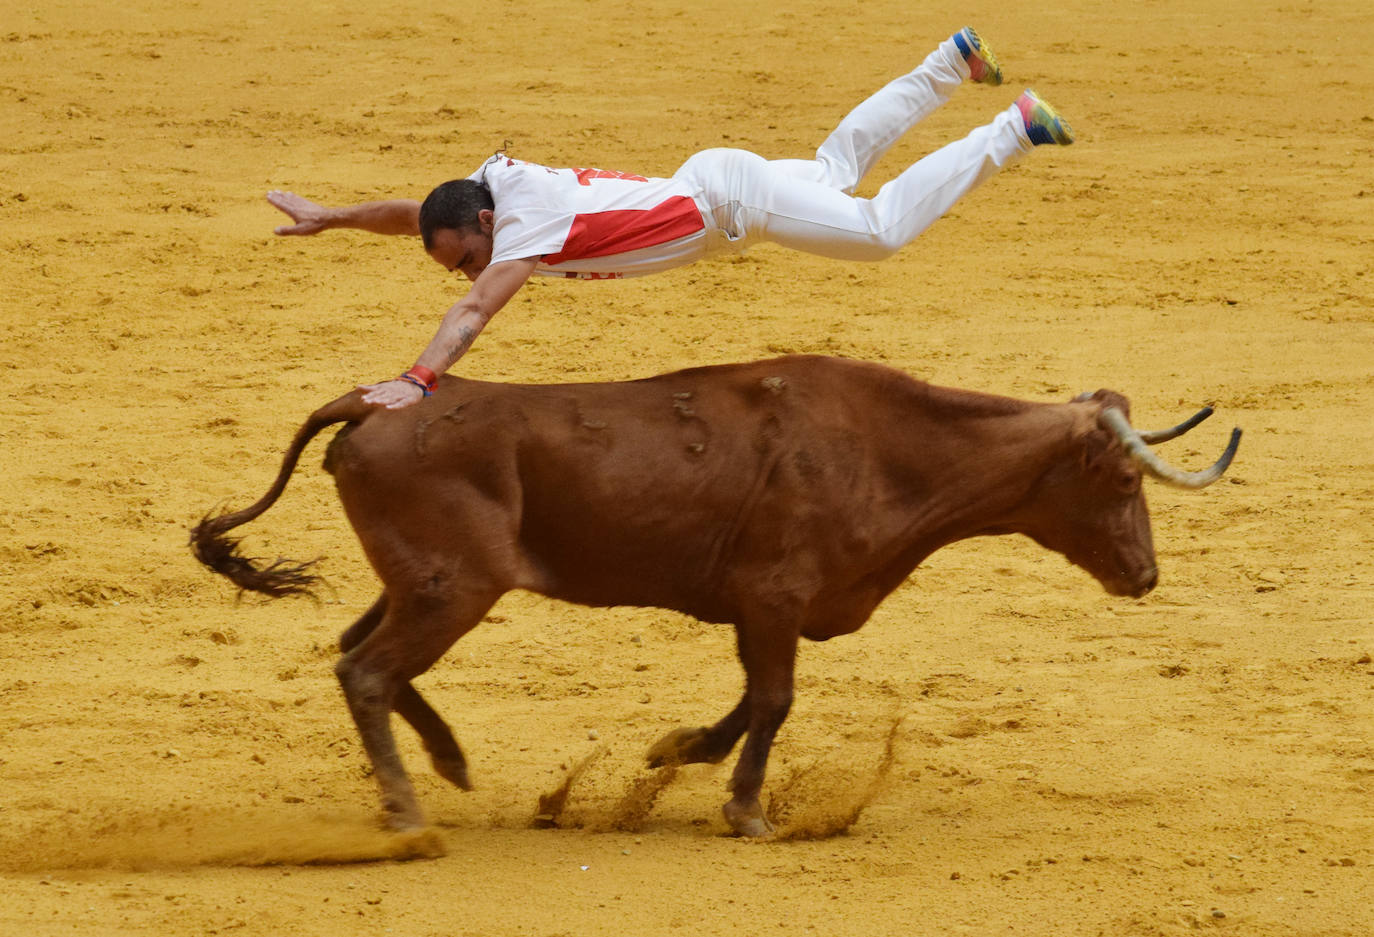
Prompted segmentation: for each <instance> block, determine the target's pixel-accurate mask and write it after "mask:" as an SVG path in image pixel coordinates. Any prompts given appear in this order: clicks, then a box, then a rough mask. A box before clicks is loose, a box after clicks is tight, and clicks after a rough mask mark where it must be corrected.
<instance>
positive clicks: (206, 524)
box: [191, 514, 320, 599]
mask: <svg viewBox="0 0 1374 937" xmlns="http://www.w3.org/2000/svg"><path fill="white" fill-rule="evenodd" d="M239 522H240V521H239V515H236V514H217V515H208V514H207V515H206V516H205V517H204V518H202V519H201V522H200V523H199V524H197V525H196V526H195V527H194V528H193V529H192V530H191V550H192V552H193V553H195V555H196V559H198V560H200V561H201V562H202V563H203V564H205V565H206V566H207V567H209V568H210V569H211V570H213V571H214V572H217V573H219V574H220V575H221V576H225V577H226V578H228V579H229V581H230V582H232V583H233V584H234V585H236V586H238V587H239V589H241V590H243V589H246V590H249V591H251V592H261V593H262V594H263V595H267V596H271V597H272V598H274V599H279V598H282V597H284V596H288V595H307V596H310V597H311V598H318V597H317V596H316V595H315V589H314V587H315V586H316V585H317V584H318V583H319V582H320V577H319V576H316V575H315V574H313V573H312V572H310V570H311V569H313V568H314V566H315V564H316V563H318V562H319V560H308V561H306V562H304V563H298V562H296V561H295V560H288V559H285V558H284V557H277V559H276V560H274V561H273V562H271V563H266V561H264V560H261V559H258V558H257V557H249V556H244V555H243V554H242V553H240V552H239V544H240V543H241V541H240V540H238V539H236V538H234V537H230V536H229V535H228V532H229V530H230V529H231V528H233V527H236V526H238V523H239Z"/></svg>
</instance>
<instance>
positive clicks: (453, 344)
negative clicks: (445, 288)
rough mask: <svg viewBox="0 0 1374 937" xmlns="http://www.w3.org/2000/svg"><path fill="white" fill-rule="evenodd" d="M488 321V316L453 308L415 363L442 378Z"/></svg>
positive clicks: (468, 347)
mask: <svg viewBox="0 0 1374 937" xmlns="http://www.w3.org/2000/svg"><path fill="white" fill-rule="evenodd" d="M489 321H490V318H489V317H488V316H486V315H484V314H483V313H482V312H480V311H479V310H477V309H473V308H471V307H470V306H467V305H465V304H464V303H461V302H460V303H458V304H456V305H454V306H453V307H452V308H451V309H449V311H448V312H447V313H446V314H445V315H444V320H443V321H442V322H440V323H439V330H438V331H437V332H436V333H435V334H434V338H433V339H432V340H431V341H430V343H429V344H428V345H427V346H426V347H425V350H424V351H422V352H421V353H420V357H419V358H417V359H416V360H415V363H416V364H418V365H422V366H424V367H426V368H429V369H430V370H431V371H433V372H434V373H435V374H443V373H444V372H445V371H447V370H448V369H449V368H451V367H453V365H454V364H455V363H456V362H457V361H458V359H459V358H461V357H463V355H465V354H467V353H468V349H470V348H471V347H472V343H473V342H475V341H477V336H478V335H480V334H481V332H482V329H484V328H486V325H487V322H489Z"/></svg>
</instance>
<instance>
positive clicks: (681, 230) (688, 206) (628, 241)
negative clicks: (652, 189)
mask: <svg viewBox="0 0 1374 937" xmlns="http://www.w3.org/2000/svg"><path fill="white" fill-rule="evenodd" d="M704 227H706V225H705V224H704V223H703V222H702V220H701V212H700V211H698V210H697V204H696V202H694V201H692V200H691V199H690V198H688V197H687V196H685V195H674V196H673V197H672V198H668V199H664V200H663V201H662V202H660V203H659V204H657V205H655V206H654V207H653V208H631V209H621V210H617V211H598V212H590V213H588V214H585V215H574V216H573V222H572V227H571V228H570V229H569V230H568V236H567V238H566V239H565V240H564V241H563V249H562V250H561V251H559V252H558V253H556V254H545V255H544V257H543V261H544V263H546V264H548V265H549V266H553V265H555V264H560V263H563V262H564V261H565V260H586V259H588V258H591V257H606V256H608V255H610V254H623V253H625V252H627V251H632V250H639V249H640V248H642V247H653V246H654V245H655V244H666V243H667V242H669V241H675V240H677V239H678V238H680V237H686V236H687V235H689V234H695V233H696V232H698V231H700V230H701V229H702V228H704Z"/></svg>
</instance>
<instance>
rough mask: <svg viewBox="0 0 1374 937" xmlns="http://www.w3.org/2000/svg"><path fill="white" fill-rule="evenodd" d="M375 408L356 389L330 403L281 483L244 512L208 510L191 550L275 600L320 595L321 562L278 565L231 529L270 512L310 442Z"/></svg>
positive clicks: (292, 455)
mask: <svg viewBox="0 0 1374 937" xmlns="http://www.w3.org/2000/svg"><path fill="white" fill-rule="evenodd" d="M371 409H372V408H371V407H369V406H368V405H367V404H364V403H363V402H362V392H361V391H353V392H351V393H348V394H345V395H344V396H342V397H340V398H339V399H338V400H335V401H333V402H331V403H327V404H325V405H324V406H323V407H320V409H318V410H316V411H315V412H314V413H312V414H310V417H309V418H308V419H307V420H306V421H305V423H304V424H302V426H301V428H300V429H298V430H297V431H296V438H295V439H293V440H291V445H290V446H288V447H287V449H286V454H285V455H284V456H283V457H282V462H281V470H280V471H278V472H277V478H276V481H274V482H273V483H272V487H271V488H269V489H268V491H267V494H265V495H263V496H262V497H261V498H259V499H258V500H257V501H256V502H254V503H253V504H251V505H249V506H248V507H246V508H244V509H243V510H241V511H232V512H224V513H220V514H207V515H206V516H205V517H204V518H202V519H201V522H200V523H199V524H197V525H196V526H195V528H194V529H192V531H191V550H192V552H193V553H195V555H196V559H198V560H200V561H201V562H202V563H204V564H205V565H206V566H208V567H209V568H210V569H212V570H214V571H215V572H217V573H219V574H220V575H222V576H226V577H228V579H229V580H230V581H231V582H232V583H234V585H236V586H238V587H239V588H240V589H248V590H251V591H253V592H261V593H263V594H264V595H269V596H271V597H273V598H280V597H282V596H285V595H312V596H313V595H314V591H313V587H314V586H315V584H316V583H317V582H319V577H318V576H316V575H314V574H313V573H312V572H311V571H310V570H311V568H312V567H313V566H314V565H315V563H316V562H317V561H316V560H310V561H308V562H304V563H298V562H296V561H294V560H288V559H284V558H282V557H278V558H277V559H276V560H275V561H273V562H272V563H266V562H265V561H263V560H260V559H256V558H254V557H248V556H244V555H243V554H241V553H240V552H239V540H238V539H237V538H235V537H230V536H229V535H228V534H229V531H231V530H233V529H234V528H235V527H238V526H240V525H242V524H246V523H248V522H249V521H251V520H253V519H254V518H256V517H257V516H258V515H260V514H262V513H263V512H265V511H266V510H267V509H268V508H270V507H271V506H272V505H273V504H275V503H276V501H277V499H278V498H279V497H281V493H282V492H283V491H285V490H286V483H287V481H289V480H290V478H291V473H292V472H293V471H294V470H295V468H296V462H297V461H298V460H299V459H300V457H301V452H302V451H304V449H305V447H306V445H307V444H308V443H309V442H310V440H312V439H314V438H315V436H316V435H317V434H318V433H319V432H320V430H322V429H324V428H325V427H326V426H330V425H332V424H334V423H342V422H344V421H350V422H357V421H360V420H362V419H363V418H364V417H366V416H367V414H368V413H369V412H370V410H371Z"/></svg>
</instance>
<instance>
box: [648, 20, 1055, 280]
mask: <svg viewBox="0 0 1374 937" xmlns="http://www.w3.org/2000/svg"><path fill="white" fill-rule="evenodd" d="M967 77H968V63H966V62H965V61H964V59H963V56H961V55H960V54H959V50H958V47H956V46H955V44H954V41H953V40H951V39H946V40H945V41H944V42H942V43H941V44H940V46H939V48H937V49H936V50H935V51H934V52H932V53H931V54H930V55H929V56H927V57H926V60H925V61H924V62H922V63H921V65H920V67H918V68H917V69H916V70H915V71H913V72H911V73H909V74H907V75H903V76H902V77H901V78H898V79H896V80H894V81H892V82H890V83H889V84H888V85H887V86H885V87H884V88H883V89H882V90H880V91H878V92H877V93H876V94H874V95H873V96H872V97H870V98H869V99H868V100H866V101H864V102H863V103H862V104H860V105H859V106H858V107H856V108H855V109H854V110H853V111H852V112H850V114H849V116H847V117H845V119H844V120H843V121H841V122H840V125H839V126H838V127H836V128H835V131H834V132H833V133H831V134H830V136H829V138H827V139H826V141H825V142H824V143H823V144H821V148H820V149H819V150H817V151H816V158H815V159H810V160H804V159H781V160H766V159H764V158H763V157H762V156H758V155H756V154H754V153H750V152H748V151H746V150H735V149H713V150H705V151H703V152H701V153H698V154H696V155H695V156H693V157H691V158H690V159H688V160H687V162H685V163H684V164H683V165H682V168H680V169H679V170H678V171H677V172H676V173H674V178H679V179H686V180H687V181H689V182H690V183H692V184H693V186H694V187H695V188H696V189H697V191H698V194H697V196H696V200H697V205H698V206H699V207H700V208H701V210H702V214H703V216H704V217H705V218H706V219H707V221H708V226H709V225H710V224H711V223H714V226H715V228H716V229H717V230H718V231H719V234H720V235H722V236H721V237H716V238H712V239H711V240H712V241H713V243H712V244H711V245H710V247H709V248H708V250H710V251H711V252H715V251H717V250H720V249H722V248H726V247H728V248H731V249H734V250H743V249H745V248H746V247H748V246H749V245H751V244H754V243H758V242H760V241H771V242H773V243H775V244H781V245H783V246H784V247H790V248H794V249H796V250H800V251H806V252H807V253H811V254H819V255H821V256H823V257H834V258H837V259H840V260H880V259H882V258H884V257H887V256H889V255H891V254H892V253H893V252H894V251H896V250H898V249H899V248H901V247H902V246H903V245H905V244H907V243H909V242H910V241H912V240H913V239H915V237H916V236H917V235H918V234H920V233H921V232H922V231H924V230H925V229H926V228H928V227H930V225H931V224H933V223H934V222H935V221H936V220H937V219H938V218H939V217H940V216H941V215H943V214H944V213H945V212H946V211H948V210H949V208H950V206H952V205H953V204H954V203H955V202H956V201H958V199H959V198H960V196H962V195H964V194H965V193H967V192H970V191H972V190H973V189H974V188H975V187H976V186H978V185H979V184H980V183H981V182H983V180H985V179H987V178H988V177H989V176H991V175H993V174H994V173H995V172H997V171H998V170H999V169H1001V168H1002V167H1003V166H1006V165H1007V164H1008V163H1010V162H1012V161H1013V160H1014V159H1016V158H1017V157H1019V156H1021V155H1022V154H1024V153H1028V152H1030V150H1031V148H1032V144H1031V141H1030V138H1029V137H1027V136H1026V131H1025V126H1024V124H1023V123H1022V120H1021V113H1020V111H1019V110H1018V109H1017V107H1016V105H1014V104H1013V105H1012V106H1011V107H1009V108H1007V110H1005V111H1003V112H1002V113H1000V114H998V115H997V117H996V118H995V119H994V120H993V121H992V123H990V124H987V125H985V126H983V127H979V128H978V129H977V130H974V131H973V132H972V133H970V134H969V135H968V136H966V137H964V138H963V139H962V140H957V141H955V142H954V143H950V144H948V145H947V146H944V147H941V148H940V149H939V150H936V151H935V152H934V153H931V154H930V155H929V156H926V157H925V158H923V159H921V160H920V161H919V162H917V163H915V164H913V165H912V166H910V167H908V168H907V169H906V170H905V171H904V172H903V173H902V174H901V175H899V176H898V177H897V178H895V179H893V180H892V181H891V182H888V183H887V184H886V185H884V186H883V187H882V188H881V189H879V190H878V193H877V195H875V196H874V197H873V198H871V199H865V198H854V197H853V196H852V195H851V194H850V193H852V192H853V191H854V187H855V186H857V185H858V184H859V180H861V179H862V178H863V177H864V175H865V174H866V173H867V172H868V170H869V169H870V168H871V167H872V166H873V164H874V163H876V162H877V161H878V159H879V158H881V157H882V155H883V154H884V153H885V152H887V150H888V148H889V147H891V146H892V144H893V143H895V142H896V141H897V140H898V138H900V137H901V136H902V135H903V134H904V133H906V132H907V131H908V130H910V129H911V128H912V127H914V126H915V125H916V123H917V122H918V121H920V120H921V119H922V118H923V117H925V116H926V115H928V114H930V113H931V112H933V111H934V110H935V109H936V108H937V107H939V106H940V105H941V104H943V103H945V101H947V100H949V97H950V95H952V94H953V93H954V90H955V89H956V88H958V87H959V86H960V85H961V84H962V83H963V82H964V80H965V79H966V78H967Z"/></svg>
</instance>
